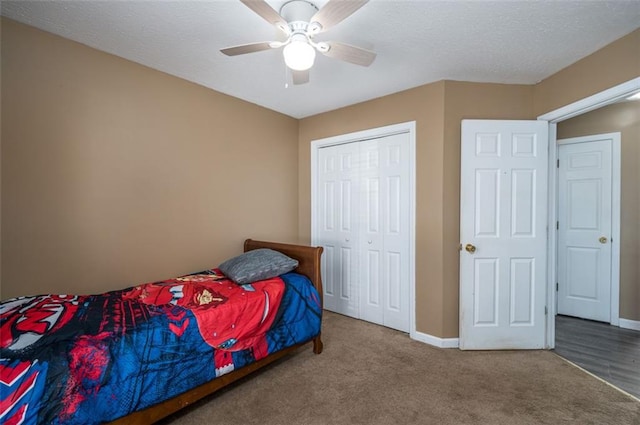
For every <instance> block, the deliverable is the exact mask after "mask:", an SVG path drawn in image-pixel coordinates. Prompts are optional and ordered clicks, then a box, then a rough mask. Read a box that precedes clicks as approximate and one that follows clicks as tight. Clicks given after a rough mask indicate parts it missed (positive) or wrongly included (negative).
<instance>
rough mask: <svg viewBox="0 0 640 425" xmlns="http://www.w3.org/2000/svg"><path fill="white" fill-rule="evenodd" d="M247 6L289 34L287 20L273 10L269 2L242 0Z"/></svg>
mask: <svg viewBox="0 0 640 425" xmlns="http://www.w3.org/2000/svg"><path fill="white" fill-rule="evenodd" d="M240 1H241V2H242V3H243V4H244V5H245V6H247V7H248V8H249V9H251V10H253V11H254V12H255V13H257V14H258V15H260V17H262V19H264V20H265V21H267V22H269V23H270V24H271V25H275V26H276V27H278V28H279V29H280V30H282V32H284V33H285V34H287V35H289V27H288V26H287V21H286V20H285V19H284V18H283V17H282V16H280V14H279V13H278V12H276V11H275V10H273V8H272V7H271V6H269V4H268V3H267V2H266V1H264V0H240Z"/></svg>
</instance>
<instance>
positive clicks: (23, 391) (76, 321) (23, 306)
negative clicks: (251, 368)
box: [0, 269, 322, 425]
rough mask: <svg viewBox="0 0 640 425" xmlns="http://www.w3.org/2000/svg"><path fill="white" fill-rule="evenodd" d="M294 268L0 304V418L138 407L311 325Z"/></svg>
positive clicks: (316, 312)
mask: <svg viewBox="0 0 640 425" xmlns="http://www.w3.org/2000/svg"><path fill="white" fill-rule="evenodd" d="M321 315H322V310H321V308H320V302H319V295H318V293H317V291H316V290H315V288H314V287H313V285H312V284H311V282H310V281H309V280H308V279H307V278H306V277H304V276H302V275H299V274H295V273H287V274H285V275H282V276H281V277H279V278H273V279H268V280H264V281H260V282H255V283H253V284H250V285H243V286H239V285H236V284H235V283H233V282H231V281H230V280H228V279H226V278H225V277H224V276H222V275H221V274H220V272H219V271H218V270H216V269H212V270H207V271H204V272H200V273H196V274H192V275H188V276H183V277H180V278H176V279H170V280H166V281H162V282H155V283H148V284H144V285H140V286H136V287H133V288H128V289H125V290H121V291H113V292H108V293H105V294H102V295H86V296H85V295H83V296H81V295H74V296H70V295H41V296H33V297H21V298H15V299H10V300H7V301H4V302H2V303H1V304H0V331H1V332H0V342H1V344H0V347H1V348H0V391H1V394H0V422H1V423H4V424H7V425H9V424H20V423H25V424H37V423H47V424H49V423H51V424H62V423H68V424H92V423H101V422H107V421H110V420H114V419H117V418H119V417H122V416H125V415H127V414H129V413H131V412H134V411H137V410H141V409H144V408H146V407H149V406H152V405H154V404H156V403H159V402H161V401H164V400H167V399H169V398H171V397H173V396H176V395H178V394H181V393H183V392H185V391H187V390H189V389H192V388H194V387H196V386H198V385H201V384H203V383H205V382H207V381H210V380H212V379H214V378H216V377H218V376H221V375H223V374H225V373H228V372H230V371H232V370H235V369H238V368H241V367H243V366H245V365H248V364H250V363H253V362H255V361H256V360H259V359H261V358H263V357H266V356H267V355H269V354H271V353H274V352H276V351H278V350H281V349H283V348H286V347H289V346H292V345H295V344H298V343H301V342H305V341H308V340H310V339H312V338H313V337H314V336H316V335H318V333H319V332H320V322H321Z"/></svg>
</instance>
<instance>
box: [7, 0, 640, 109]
mask: <svg viewBox="0 0 640 425" xmlns="http://www.w3.org/2000/svg"><path fill="white" fill-rule="evenodd" d="M326 1H327V0H319V1H316V2H315V3H316V5H317V6H319V7H321V6H322V5H324V4H325V3H326ZM269 3H270V4H271V5H272V6H273V7H274V9H276V10H278V9H279V7H280V5H282V3H283V1H281V0H269ZM1 8H2V10H1V13H2V15H4V16H6V17H8V18H11V19H14V20H16V21H20V22H23V23H26V24H28V25H32V26H35V27H38V28H41V29H43V30H45V31H49V32H52V33H54V34H58V35H61V36H63V37H66V38H69V39H72V40H75V41H78V42H80V43H83V44H86V45H88V46H91V47H94V48H96V49H99V50H103V51H105V52H109V53H112V54H114V55H117V56H120V57H123V58H126V59H129V60H131V61H134V62H138V63H141V64H143V65H146V66H149V67H151V68H155V69H158V70H160V71H163V72H166V73H168V74H171V75H175V76H177V77H181V78H184V79H186V80H189V81H192V82H195V83H198V84H201V85H203V86H206V87H210V88H212V89H214V90H217V91H220V92H223V93H226V94H229V95H232V96H235V97H238V98H241V99H244V100H247V101H249V102H252V103H256V104H258V105H261V106H264V107H266V108H269V109H273V110H276V111H279V112H282V113H284V114H287V115H290V116H292V117H295V118H302V117H306V116H310V115H314V114H317V113H320V112H324V111H329V110H333V109H336V108H339V107H342V106H347V105H351V104H354V103H358V102H362V101H365V100H368V99H373V98H376V97H380V96H384V95H387V94H390V93H394V92H397V91H401V90H405V89H409V88H412V87H416V86H419V85H423V84H426V83H430V82H433V81H438V80H442V79H450V80H462V81H474V82H494V83H521V84H533V83H536V82H538V81H540V80H542V79H544V78H546V77H548V76H549V75H552V74H554V73H555V72H557V71H559V70H561V69H562V68H564V67H566V66H568V65H570V64H572V63H573V62H575V61H577V60H579V59H581V58H582V57H584V56H587V55H589V54H590V53H593V52H594V51H596V50H598V49H600V48H602V47H603V46H605V45H607V44H609V43H610V42H612V41H614V40H616V39H618V38H620V37H622V36H623V35H625V34H627V33H629V32H631V31H633V30H635V29H636V28H638V27H640V1H639V0H633V1H628V0H613V1H607V0H600V1H585V0H578V1H574V0H528V1H527V0H524V1H523V0H502V1H483V0H474V1H456V0H449V1H430V0H424V1H403V0H371V1H370V2H369V3H367V4H366V5H365V6H364V7H362V9H360V10H359V11H357V12H356V13H355V14H353V15H352V16H350V17H349V18H347V19H346V20H345V21H343V22H341V23H340V24H338V25H337V26H335V27H333V28H331V29H330V30H329V31H327V32H325V33H322V34H321V35H319V36H317V37H316V41H325V40H335V41H342V42H346V43H349V44H354V45H357V46H361V47H365V48H368V49H372V50H375V51H376V52H377V54H378V57H377V58H376V60H375V62H374V63H373V64H372V65H371V67H369V68H363V67H359V66H357V65H352V64H349V63H344V62H340V61H337V60H334V59H330V58H328V57H324V56H321V55H319V56H318V58H317V59H316V64H315V65H314V67H313V68H312V70H311V81H310V83H309V84H305V85H301V86H293V85H289V87H286V82H287V71H286V67H285V65H284V62H283V59H282V53H281V49H278V50H269V51H265V52H259V53H253V54H249V55H243V56H236V57H227V56H225V55H223V54H222V53H220V51H219V50H220V49H221V48H224V47H229V46H234V45H238V44H244V43H250V42H256V41H269V40H273V39H276V37H277V34H278V33H277V31H276V30H275V29H274V28H273V27H271V26H270V25H269V24H268V23H267V22H265V21H264V20H262V18H260V17H259V16H257V15H256V14H254V13H253V12H252V11H251V10H250V9H249V8H247V7H246V6H244V5H243V4H242V3H240V2H239V1H237V0H217V1H77V0H76V1H60V0H49V1H4V0H3V1H2V4H1Z"/></svg>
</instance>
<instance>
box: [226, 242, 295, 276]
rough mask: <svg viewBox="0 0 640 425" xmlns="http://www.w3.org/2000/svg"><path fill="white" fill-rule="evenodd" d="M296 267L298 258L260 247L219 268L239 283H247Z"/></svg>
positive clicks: (234, 258) (228, 261) (229, 260)
mask: <svg viewBox="0 0 640 425" xmlns="http://www.w3.org/2000/svg"><path fill="white" fill-rule="evenodd" d="M296 267H298V261H297V260H294V259H293V258H290V257H287V256H286V255H284V254H282V253H280V252H278V251H274V250H272V249H267V248H260V249H254V250H252V251H247V252H245V253H244V254H241V255H238V256H237V257H233V258H230V259H228V260H227V261H225V262H224V263H222V264H220V266H219V267H218V268H219V269H220V271H221V272H222V273H224V275H225V276H227V277H228V278H229V279H231V280H233V281H234V282H235V283H237V284H238V285H246V284H247V283H252V282H256V281H258V280H264V279H269V278H272V277H276V276H280V275H281V274H284V273H287V272H290V271H291V270H293V269H295V268H296Z"/></svg>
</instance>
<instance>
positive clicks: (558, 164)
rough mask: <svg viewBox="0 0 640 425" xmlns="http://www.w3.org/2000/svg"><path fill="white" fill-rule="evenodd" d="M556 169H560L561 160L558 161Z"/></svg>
mask: <svg viewBox="0 0 640 425" xmlns="http://www.w3.org/2000/svg"><path fill="white" fill-rule="evenodd" d="M556 168H560V160H559V159H558V160H557V161H556Z"/></svg>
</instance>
